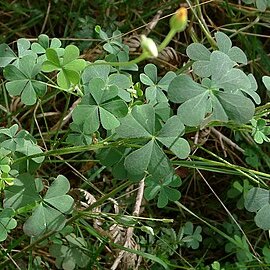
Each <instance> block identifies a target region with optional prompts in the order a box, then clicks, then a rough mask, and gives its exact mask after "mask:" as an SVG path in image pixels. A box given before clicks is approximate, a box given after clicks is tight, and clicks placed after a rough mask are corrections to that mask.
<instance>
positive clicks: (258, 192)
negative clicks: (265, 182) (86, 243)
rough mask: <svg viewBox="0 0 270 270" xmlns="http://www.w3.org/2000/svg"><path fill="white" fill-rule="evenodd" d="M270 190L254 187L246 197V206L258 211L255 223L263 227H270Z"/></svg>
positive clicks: (252, 210)
mask: <svg viewBox="0 0 270 270" xmlns="http://www.w3.org/2000/svg"><path fill="white" fill-rule="evenodd" d="M269 202H270V192H269V190H266V189H262V188H252V189H251V190H250V191H249V192H248V194H247V196H246V198H245V208H246V209H247V210H248V211H250V212H256V216H255V219H254V220H255V223H256V225H257V226H258V227H259V228H261V229H263V230H269V229H270V203H269Z"/></svg>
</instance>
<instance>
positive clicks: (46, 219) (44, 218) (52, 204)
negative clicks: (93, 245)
mask: <svg viewBox="0 0 270 270" xmlns="http://www.w3.org/2000/svg"><path fill="white" fill-rule="evenodd" d="M69 189H70V185H69V181H68V180H67V178H66V177H64V176H63V175H59V176H58V177H57V178H56V179H55V180H54V181H53V183H52V185H51V186H50V187H49V189H48V190H47V193H46V195H45V196H44V198H43V200H42V201H41V202H40V203H39V204H38V206H37V207H36V208H35V210H34V211H33V213H32V215H31V216H30V217H29V218H28V219H27V221H26V222H25V223H24V226H23V230H24V232H25V234H27V235H29V236H38V235H40V234H42V233H44V232H46V231H51V230H53V231H54V230H55V231H59V230H61V229H62V228H63V227H64V226H65V222H66V218H65V215H64V214H69V213H71V210H72V206H73V202H74V201H73V198H72V197H71V196H69V195H66V193H67V192H68V191H69Z"/></svg>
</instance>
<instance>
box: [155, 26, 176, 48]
mask: <svg viewBox="0 0 270 270" xmlns="http://www.w3.org/2000/svg"><path fill="white" fill-rule="evenodd" d="M175 34H176V31H175V30H174V29H171V30H170V31H169V33H168V34H167V36H166V37H165V39H164V40H163V41H162V43H161V44H160V45H159V46H158V51H159V52H161V51H162V50H163V49H164V48H165V47H166V46H167V45H168V44H169V43H170V41H171V40H172V39H173V37H174V36H175Z"/></svg>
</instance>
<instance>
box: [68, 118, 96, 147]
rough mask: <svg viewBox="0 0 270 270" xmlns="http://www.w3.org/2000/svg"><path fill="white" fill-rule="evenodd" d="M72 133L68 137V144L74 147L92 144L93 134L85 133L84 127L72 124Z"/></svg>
mask: <svg viewBox="0 0 270 270" xmlns="http://www.w3.org/2000/svg"><path fill="white" fill-rule="evenodd" d="M69 127H70V129H71V130H72V132H71V133H70V134H69V135H68V136H67V139H66V141H67V143H69V144H72V145H89V144H91V143H92V134H87V133H85V132H84V131H83V127H81V126H78V125H76V124H75V123H71V124H70V125H69Z"/></svg>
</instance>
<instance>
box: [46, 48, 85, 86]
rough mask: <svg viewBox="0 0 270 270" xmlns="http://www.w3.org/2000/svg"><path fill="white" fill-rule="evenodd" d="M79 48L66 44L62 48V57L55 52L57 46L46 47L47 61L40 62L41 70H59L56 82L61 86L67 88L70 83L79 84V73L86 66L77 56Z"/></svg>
mask: <svg viewBox="0 0 270 270" xmlns="http://www.w3.org/2000/svg"><path fill="white" fill-rule="evenodd" d="M79 53H80V52H79V49H78V48H77V47H76V46H74V45H68V46H67V47H66V48H65V49H64V53H63V57H60V56H59V55H58V53H57V48H48V49H46V56H47V59H48V60H47V61H45V62H43V64H42V71H44V72H52V71H54V70H57V71H59V73H58V74H57V83H58V85H59V86H60V87H61V88H64V89H69V88H70V87H71V86H72V85H77V84H79V81H80V73H81V72H82V70H83V69H84V68H85V66H86V62H85V60H83V59H77V58H78V57H79Z"/></svg>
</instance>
